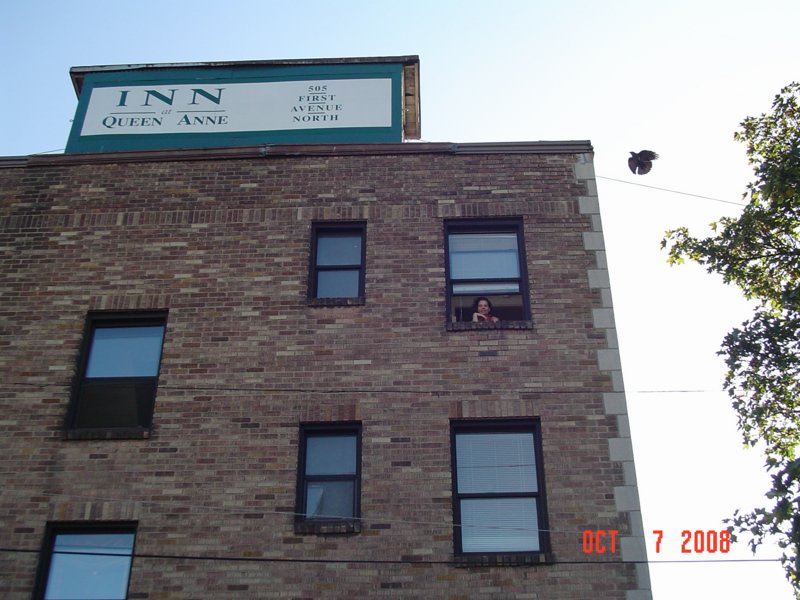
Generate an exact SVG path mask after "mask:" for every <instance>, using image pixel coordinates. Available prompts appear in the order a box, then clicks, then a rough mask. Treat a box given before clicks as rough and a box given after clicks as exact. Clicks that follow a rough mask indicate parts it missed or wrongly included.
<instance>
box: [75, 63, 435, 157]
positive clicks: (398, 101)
mask: <svg viewBox="0 0 800 600" xmlns="http://www.w3.org/2000/svg"><path fill="white" fill-rule="evenodd" d="M409 58H410V59H416V61H413V60H412V61H411V65H410V66H412V67H415V68H414V69H413V70H409ZM373 60H374V61H376V62H370V59H331V60H330V61H325V60H308V61H296V62H293V61H274V62H273V61H265V62H262V63H197V64H174V65H130V66H118V67H113V66H112V67H76V68H73V69H72V70H71V75H72V78H73V83H74V85H75V89H76V92H78V94H79V101H78V107H77V110H76V113H75V119H74V121H73V125H72V129H71V132H70V135H69V140H68V142H67V147H66V150H65V153H67V154H71V153H87V152H117V151H139V150H159V149H188V148H203V147H229V146H247V145H258V144H335V143H385V142H388V143H397V142H402V141H403V139H404V137H405V134H406V133H407V132H409V131H411V132H412V133H413V132H414V131H418V129H419V126H418V115H419V112H418V106H419V102H418V91H417V90H418V73H419V70H418V66H419V59H418V58H416V57H397V59H396V60H395V61H393V59H392V58H391V57H389V58H380V59H373ZM409 74H411V75H412V77H414V78H415V79H416V81H408V78H409ZM326 86H328V88H329V89H330V90H331V91H332V90H334V89H336V90H341V91H343V92H345V93H344V94H341V93H336V94H333V93H330V94H321V95H319V96H317V98H314V99H322V100H323V101H326V100H330V101H329V102H327V103H310V102H309V97H311V95H312V94H311V90H312V88H315V87H316V88H319V89H320V90H323V89H324V88H326ZM298 90H300V91H301V92H302V91H306V92H308V93H306V94H303V93H297V92H298ZM409 90H412V91H413V93H414V95H415V97H413V98H411V100H413V101H414V102H415V106H416V110H415V111H414V113H413V114H414V116H416V118H417V123H416V130H415V129H414V128H411V129H409V127H408V124H407V123H406V122H405V120H406V114H407V113H409V112H410V111H409V108H410V107H408V106H407V103H408V101H409V93H408V91H409ZM325 91H328V90H327V89H325ZM223 94H225V96H224V97H223ZM237 94H238V96H237ZM359 94H365V99H364V100H359V98H358V95H359ZM235 97H238V98H239V101H238V103H237V104H235V106H236V107H238V108H237V109H236V110H240V111H241V110H242V109H244V110H245V112H248V111H249V115H250V116H249V119H250V122H252V123H255V127H256V128H255V129H247V128H245V129H242V125H241V123H243V122H244V121H245V119H244V118H238V120H236V123H237V125H235V126H234V127H233V128H231V127H230V126H229V124H230V121H228V120H227V119H228V116H229V115H231V116H233V117H238V116H239V115H238V114H236V113H233V114H232V113H231V110H230V109H229V108H227V106H228V104H230V102H231V101H229V98H235ZM101 98H104V99H103V100H100V99H101ZM110 98H113V103H116V104H115V107H119V108H118V109H117V110H111V108H112V106H111V104H110V102H111V100H109V99H110ZM251 98H252V102H250V99H251ZM337 100H341V101H340V102H337ZM287 102H288V103H289V104H287ZM359 102H361V106H360V107H359ZM369 102H373V105H372V106H370V105H369V104H368V103H369ZM226 103H228V104H226ZM348 103H349V104H348ZM383 103H388V106H387V105H385V104H383ZM187 104H191V105H193V106H191V107H188V106H186V105H187ZM248 105H249V106H248ZM290 105H291V106H290ZM203 106H205V107H209V110H191V111H190V110H181V108H186V109H188V108H192V109H197V108H202V107H203ZM231 106H233V104H231ZM139 107H142V110H141V111H137V110H136V109H137V108H139ZM271 107H275V114H271V113H270V112H269V108H271ZM211 109H216V110H211ZM307 110H318V111H319V114H321V116H315V117H314V118H315V119H316V120H315V121H313V122H309V121H311V119H310V115H307V114H305V113H304V111H307ZM348 110H349V113H348ZM287 111H289V113H290V114H288V115H287V114H285V113H286V112H287ZM291 111H299V112H298V113H294V114H291ZM298 114H299V115H301V116H302V118H303V119H305V121H301V120H300V118H298ZM198 115H199V116H198ZM189 118H191V119H193V122H192V123H190V122H189ZM179 119H182V120H183V123H182V124H186V125H192V124H195V125H196V124H200V127H194V130H195V131H192V132H186V133H183V132H179V129H180V128H179V127H178V126H176V123H177V122H178V120H179ZM202 119H205V120H206V121H205V122H202ZM287 119H288V120H287ZM317 122H319V123H320V125H319V126H318V127H317V126H316V123H317ZM131 123H133V125H134V126H136V127H137V131H138V130H141V131H142V133H134V132H132V131H133V130H132V129H131V127H130V125H131ZM204 123H205V124H207V125H210V127H206V128H204V129H205V130H203V131H196V130H197V129H198V128H201V129H203V127H202V125H203V124H204ZM272 123H279V124H278V125H277V128H271V127H274V126H272V125H271V124H272ZM165 124H166V125H167V127H165ZM281 124H284V126H282V125H281ZM285 124H288V126H286V125H285ZM186 129H187V130H191V129H192V128H191V127H186ZM104 130H108V131H109V133H99V132H100V131H104ZM122 130H124V131H122ZM117 131H119V132H117ZM165 131H166V132H165ZM417 137H418V135H417Z"/></svg>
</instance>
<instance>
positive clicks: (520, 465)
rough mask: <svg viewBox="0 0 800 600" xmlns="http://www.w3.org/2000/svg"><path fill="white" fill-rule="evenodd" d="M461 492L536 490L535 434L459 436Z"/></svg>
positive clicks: (458, 453)
mask: <svg viewBox="0 0 800 600" xmlns="http://www.w3.org/2000/svg"><path fill="white" fill-rule="evenodd" d="M456 465H457V473H456V477H457V478H458V493H459V494H480V493H504V492H536V491H537V484H536V458H535V455H534V451H533V434H532V433H461V434H458V435H457V436H456Z"/></svg>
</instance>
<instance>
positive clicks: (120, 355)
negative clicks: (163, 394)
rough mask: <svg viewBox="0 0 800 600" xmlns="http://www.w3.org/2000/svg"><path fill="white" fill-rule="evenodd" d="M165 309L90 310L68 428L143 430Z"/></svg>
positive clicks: (148, 414)
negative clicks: (132, 311)
mask: <svg viewBox="0 0 800 600" xmlns="http://www.w3.org/2000/svg"><path fill="white" fill-rule="evenodd" d="M165 329H166V313H132V314H119V313H91V314H90V315H89V317H88V319H87V324H86V334H85V339H84V346H83V350H82V352H81V356H80V363H79V378H78V381H77V385H76V389H75V390H74V392H73V399H72V405H71V408H70V414H69V418H68V427H67V428H68V429H72V430H98V429H100V430H114V429H117V430H126V431H129V432H130V431H132V430H140V431H142V430H149V428H150V426H151V424H152V420H153V406H154V403H155V396H156V385H157V382H158V373H159V369H160V366H161V348H162V345H163V342H164V331H165Z"/></svg>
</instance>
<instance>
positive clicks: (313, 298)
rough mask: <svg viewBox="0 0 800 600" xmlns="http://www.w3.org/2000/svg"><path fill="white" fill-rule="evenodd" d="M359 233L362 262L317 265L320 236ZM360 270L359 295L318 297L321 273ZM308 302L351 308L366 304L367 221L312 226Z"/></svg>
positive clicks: (317, 222)
mask: <svg viewBox="0 0 800 600" xmlns="http://www.w3.org/2000/svg"><path fill="white" fill-rule="evenodd" d="M343 233H357V234H358V235H360V236H361V262H360V263H359V264H355V263H354V264H347V265H317V245H318V241H319V237H320V235H325V234H343ZM356 269H357V270H358V295H357V296H344V297H340V298H334V297H330V298H329V297H324V298H318V297H317V293H318V290H317V282H318V274H319V273H320V272H335V271H353V270H356ZM308 271H309V273H308V302H309V304H310V305H312V306H343V305H344V306H350V305H360V304H364V303H365V301H366V297H365V288H366V281H365V280H366V271H367V222H366V221H315V222H313V223H312V224H311V254H310V256H309V270H308Z"/></svg>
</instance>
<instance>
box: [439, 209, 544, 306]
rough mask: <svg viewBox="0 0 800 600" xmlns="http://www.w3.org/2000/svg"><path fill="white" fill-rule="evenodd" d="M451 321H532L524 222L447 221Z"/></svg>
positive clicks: (448, 294) (446, 236) (448, 286)
mask: <svg viewBox="0 0 800 600" xmlns="http://www.w3.org/2000/svg"><path fill="white" fill-rule="evenodd" d="M445 240H446V242H445V243H446V254H447V263H446V272H447V314H448V318H449V320H450V321H451V322H463V321H476V322H489V321H527V320H529V319H530V308H529V303H528V288H527V276H526V273H525V253H524V237H523V231H522V221H521V220H519V219H513V220H486V221H475V220H470V221H448V222H446V223H445Z"/></svg>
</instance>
